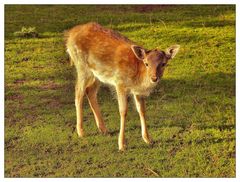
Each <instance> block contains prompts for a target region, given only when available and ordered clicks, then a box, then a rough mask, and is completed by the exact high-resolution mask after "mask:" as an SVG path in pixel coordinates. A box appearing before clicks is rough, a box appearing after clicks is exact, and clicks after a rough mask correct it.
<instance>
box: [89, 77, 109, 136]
mask: <svg viewBox="0 0 240 182" xmlns="http://www.w3.org/2000/svg"><path fill="white" fill-rule="evenodd" d="M98 89H99V81H98V80H95V81H94V83H93V84H92V85H91V86H89V87H87V88H86V94H87V98H88V102H89V105H90V107H91V109H92V111H93V114H94V118H95V121H96V124H97V127H98V129H99V131H100V132H101V133H103V134H106V133H107V128H106V127H105V123H104V120H103V118H102V114H101V111H100V108H99V105H98V101H97V92H98Z"/></svg>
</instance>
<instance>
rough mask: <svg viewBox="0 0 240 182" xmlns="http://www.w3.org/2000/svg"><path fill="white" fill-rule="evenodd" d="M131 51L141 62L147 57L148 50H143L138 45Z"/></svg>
mask: <svg viewBox="0 0 240 182" xmlns="http://www.w3.org/2000/svg"><path fill="white" fill-rule="evenodd" d="M131 49H132V51H133V53H134V54H135V56H136V58H138V59H139V60H143V59H144V58H145V57H146V50H145V49H143V48H142V47H140V46H137V45H132V46H131Z"/></svg>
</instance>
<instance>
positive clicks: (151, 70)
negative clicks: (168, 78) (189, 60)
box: [131, 45, 180, 82]
mask: <svg viewBox="0 0 240 182" xmlns="http://www.w3.org/2000/svg"><path fill="white" fill-rule="evenodd" d="M131 48H132V51H133V53H134V54H135V56H136V57H137V58H138V59H139V60H140V61H143V63H144V65H145V67H146V70H147V76H148V77H149V79H150V81H151V82H157V81H158V80H159V79H160V78H161V77H162V75H163V72H164V69H165V67H166V65H167V64H168V61H169V60H170V59H172V58H174V57H175V55H176V54H177V53H178V50H179V48H180V46H179V45H173V46H171V47H169V48H168V49H166V51H162V50H159V49H153V50H145V49H143V48H142V47H140V46H136V45H132V46H131Z"/></svg>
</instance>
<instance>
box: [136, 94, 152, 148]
mask: <svg viewBox="0 0 240 182" xmlns="http://www.w3.org/2000/svg"><path fill="white" fill-rule="evenodd" d="M134 100H135V103H136V107H137V111H138V113H139V116H140V121H141V128H142V137H143V140H144V141H145V142H146V143H147V144H151V143H152V140H151V138H150V137H149V134H148V130H147V126H146V119H145V101H144V98H142V97H141V96H138V95H134Z"/></svg>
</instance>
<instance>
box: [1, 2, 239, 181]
mask: <svg viewBox="0 0 240 182" xmlns="http://www.w3.org/2000/svg"><path fill="white" fill-rule="evenodd" d="M88 21H96V22H99V23H101V24H102V25H105V26H107V27H110V28H113V29H115V30H118V31H120V32H121V33H122V34H124V35H126V36H128V37H129V38H130V39H132V40H133V41H136V42H138V43H140V44H142V45H145V47H146V48H154V47H161V48H163V49H165V48H167V47H168V46H170V45H171V44H175V43H178V44H180V45H181V50H180V52H179V54H178V55H177V57H176V59H174V60H172V62H171V63H170V65H169V66H168V68H167V70H166V73H165V75H164V77H163V79H162V81H161V83H160V84H159V85H158V87H157V88H156V89H155V90H154V92H153V93H152V95H151V96H150V97H149V98H148V99H147V118H148V125H149V130H150V134H151V135H152V138H153V139H154V141H155V143H154V145H153V146H147V145H146V144H145V143H144V142H143V140H142V139H141V133H140V121H139V118H138V115H137V112H136V111H135V108H134V104H133V102H132V99H131V102H130V104H129V112H128V116H127V129H126V138H127V142H128V150H127V151H126V152H124V153H119V152H118V147H117V136H118V131H119V115H118V108H117V100H116V99H115V96H114V94H112V93H111V92H110V90H109V89H108V88H106V87H102V88H101V90H100V92H99V102H100V105H101V110H102V113H103V115H104V118H105V120H106V125H107V127H108V129H109V131H110V133H109V135H107V136H102V135H100V134H99V133H98V131H97V128H96V126H95V121H94V118H93V115H92V112H91V110H90V108H89V105H88V103H87V100H85V102H84V109H85V110H84V119H85V120H84V128H85V131H86V134H87V136H86V137H85V138H83V139H79V138H78V137H77V134H76V131H75V120H76V118H75V106H74V83H75V70H74V68H73V67H70V65H69V61H68V57H67V55H66V53H65V48H64V40H63V33H62V32H63V31H64V30H66V29H68V28H70V27H72V26H74V25H76V24H79V23H85V22H88ZM23 26H25V27H36V29H37V30H38V32H39V33H40V34H41V37H39V38H16V37H14V36H13V33H14V32H16V31H18V30H20V29H21V27H23ZM235 45H236V42H235V6H231V5H229V6H224V5H222V6H215V5H214V6H213V5H212V6H204V5H194V6H147V7H146V6H103V5H102V6H93V5H92V6H76V5H74V6H70V5H64V6H63V5H60V6H58V5H48V6H40V5H38V6H35V5H5V177H70V176H72V177H234V176H235V175H236V171H235V165H236V163H235V159H236V158H235Z"/></svg>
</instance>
